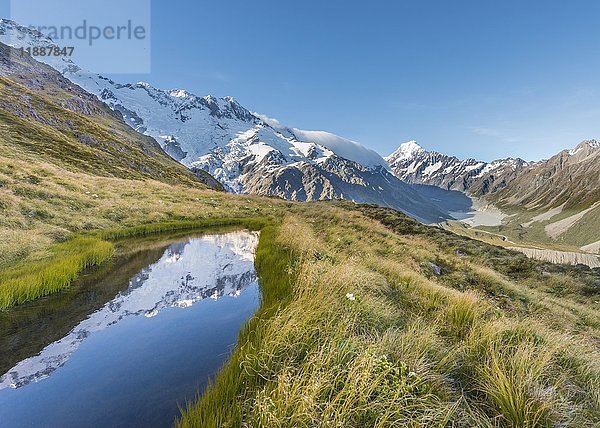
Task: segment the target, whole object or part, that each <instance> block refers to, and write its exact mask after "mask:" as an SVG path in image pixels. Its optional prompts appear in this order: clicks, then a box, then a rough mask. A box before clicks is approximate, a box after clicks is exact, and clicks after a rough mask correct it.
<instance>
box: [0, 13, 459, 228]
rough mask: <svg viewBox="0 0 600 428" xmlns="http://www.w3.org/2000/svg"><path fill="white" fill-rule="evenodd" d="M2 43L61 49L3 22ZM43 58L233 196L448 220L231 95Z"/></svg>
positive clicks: (356, 148) (359, 153)
mask: <svg viewBox="0 0 600 428" xmlns="http://www.w3.org/2000/svg"><path fill="white" fill-rule="evenodd" d="M0 42H3V43H6V44H9V45H13V46H15V47H27V46H46V47H49V46H54V43H53V42H52V40H50V39H48V38H46V37H45V36H44V35H42V34H40V33H38V32H36V31H33V30H30V29H28V28H25V27H22V26H19V25H18V24H16V23H14V22H12V21H7V20H0ZM38 59H39V60H41V61H44V62H46V63H47V64H48V65H50V66H52V67H53V68H55V69H56V70H58V71H59V72H60V73H62V74H63V75H64V76H65V77H67V78H68V79H69V80H71V81H73V82H74V83H76V84H77V85H79V86H81V87H82V88H83V89H85V90H86V91H88V92H90V93H92V94H94V95H96V96H97V97H98V98H99V99H101V100H102V101H104V102H105V103H106V104H108V105H109V106H110V107H111V108H112V109H113V110H115V111H118V112H120V113H121V114H122V116H123V118H124V120H125V121H126V122H127V123H128V124H129V125H130V126H131V127H133V128H134V129H135V130H137V131H139V132H141V133H144V134H146V135H149V136H151V137H153V138H154V139H156V140H157V141H158V142H159V143H160V145H161V147H162V148H163V149H164V150H165V151H166V152H167V153H169V154H170V155H171V156H172V157H174V158H175V159H177V160H179V161H180V162H181V163H183V164H184V165H186V166H188V167H190V168H192V170H194V169H196V170H198V169H201V170H204V171H206V172H208V173H210V174H211V175H213V176H214V177H215V178H217V179H218V180H219V181H220V182H221V183H223V184H224V185H225V186H226V187H227V188H228V189H229V190H231V191H234V192H239V193H254V194H260V195H269V196H279V197H283V198H286V199H291V200H299V201H305V200H321V199H332V198H344V199H349V200H354V201H355V202H368V203H377V204H379V205H383V206H389V207H392V208H395V209H398V210H401V211H403V212H405V213H407V214H409V215H411V216H413V217H415V218H417V219H420V220H422V221H425V222H438V221H440V220H443V219H445V218H447V215H446V214H444V213H442V212H441V211H439V210H438V208H436V207H435V206H434V205H432V204H431V203H430V202H429V201H427V200H426V199H425V198H423V197H422V196H421V195H419V193H417V192H416V191H415V190H414V189H412V188H411V187H410V186H408V185H406V184H405V183H402V182H401V181H400V180H398V179H397V178H396V177H394V175H393V174H391V173H390V172H389V170H388V165H387V163H386V161H385V160H384V159H383V158H382V157H381V156H379V155H378V154H377V153H376V152H374V151H372V150H369V149H367V148H365V147H363V146H361V145H360V144H358V143H356V142H354V141H351V140H348V139H346V138H343V137H339V136H337V135H334V134H330V133H327V132H322V131H304V130H300V129H296V128H292V127H286V126H282V125H280V124H279V123H278V122H277V121H275V120H272V119H268V118H266V117H264V116H262V115H259V114H257V113H253V112H251V111H250V110H248V109H246V108H244V107H243V106H241V105H240V104H239V103H238V102H237V101H236V100H235V99H234V98H232V97H223V98H216V97H213V96H210V95H208V96H196V95H194V94H191V93H189V92H187V91H185V90H182V89H174V90H169V91H165V90H161V89H157V88H154V87H152V86H151V85H149V84H147V83H143V82H140V83H136V84H120V83H117V82H115V81H113V80H110V79H108V78H105V77H103V76H100V75H97V74H94V73H90V72H87V71H85V70H82V69H81V68H79V67H78V66H77V65H76V64H74V63H73V62H72V61H71V60H69V59H67V58H63V57H39V58H38Z"/></svg>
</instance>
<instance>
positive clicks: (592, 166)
mask: <svg viewBox="0 0 600 428" xmlns="http://www.w3.org/2000/svg"><path fill="white" fill-rule="evenodd" d="M385 159H386V160H387V161H388V163H389V165H390V167H391V169H392V171H393V172H394V174H395V175H396V176H397V177H398V178H400V179H401V180H403V181H405V182H407V183H415V184H427V185H434V186H438V187H441V188H443V189H447V190H458V191H461V192H464V193H466V194H468V195H470V196H474V197H484V199H485V201H486V203H493V204H494V205H495V206H497V207H499V208H501V209H502V210H504V211H505V212H507V213H508V214H510V216H509V217H507V218H506V219H505V220H504V223H505V227H504V230H503V233H510V234H512V236H518V237H519V238H521V239H524V240H526V239H531V240H532V241H546V240H551V241H558V242H564V243H568V244H573V245H577V246H580V247H581V248H582V249H583V250H586V251H591V252H598V251H599V250H600V142H598V141H596V140H588V141H583V142H581V143H580V144H579V145H577V146H576V147H575V148H573V149H567V150H563V151H561V152H560V153H558V154H556V155H554V156H552V157H551V158H550V159H548V160H542V161H538V162H526V161H524V160H522V159H511V158H509V159H501V160H496V161H493V162H490V163H487V162H482V161H477V160H475V159H466V160H460V159H458V158H456V157H453V156H447V155H444V154H441V153H438V152H434V151H427V150H425V149H423V148H422V147H421V146H419V145H418V144H417V143H416V142H415V141H409V142H407V143H404V144H401V145H400V147H399V148H398V149H397V150H396V151H395V152H394V153H392V154H391V155H389V156H387V157H386V158H385Z"/></svg>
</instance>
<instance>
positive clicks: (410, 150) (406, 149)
mask: <svg viewBox="0 0 600 428" xmlns="http://www.w3.org/2000/svg"><path fill="white" fill-rule="evenodd" d="M423 151H425V150H424V149H423V147H421V146H420V145H418V144H417V142H416V141H415V140H410V141H407V142H405V143H402V144H400V147H398V148H397V149H396V151H395V152H394V153H392V154H391V155H389V156H388V157H387V158H386V160H388V162H389V161H393V160H397V159H409V158H411V157H413V156H414V155H415V154H416V153H420V152H423Z"/></svg>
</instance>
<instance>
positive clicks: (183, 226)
mask: <svg viewBox="0 0 600 428" xmlns="http://www.w3.org/2000/svg"><path fill="white" fill-rule="evenodd" d="M267 223H268V219H265V218H259V217H249V218H229V217H220V218H205V219H199V220H187V221H170V222H162V223H150V224H141V225H139V226H134V227H128V228H122V229H112V230H101V231H99V232H97V233H96V235H98V236H99V237H100V238H102V239H105V240H117V239H124V238H132V237H141V236H149V235H155V234H158V233H166V232H177V231H182V230H193V229H206V228H209V227H220V226H241V227H245V228H247V229H250V230H260V229H262V228H263V227H264V226H265V225H266V224H267Z"/></svg>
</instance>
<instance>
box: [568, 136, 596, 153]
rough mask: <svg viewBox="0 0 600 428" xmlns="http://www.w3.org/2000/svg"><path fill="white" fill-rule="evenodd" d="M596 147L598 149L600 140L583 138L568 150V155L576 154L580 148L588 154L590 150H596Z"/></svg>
mask: <svg viewBox="0 0 600 428" xmlns="http://www.w3.org/2000/svg"><path fill="white" fill-rule="evenodd" d="M596 149H600V142H599V141H597V140H584V141H582V142H581V143H579V144H578V145H577V146H576V147H575V148H574V149H571V150H569V151H568V154H569V156H573V155H576V154H577V153H579V152H581V151H582V150H583V151H584V153H587V154H589V153H590V150H592V151H593V150H596Z"/></svg>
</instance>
